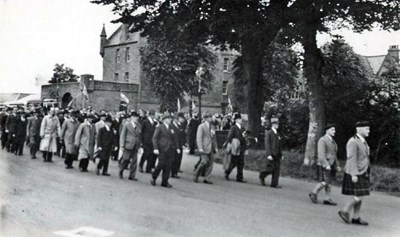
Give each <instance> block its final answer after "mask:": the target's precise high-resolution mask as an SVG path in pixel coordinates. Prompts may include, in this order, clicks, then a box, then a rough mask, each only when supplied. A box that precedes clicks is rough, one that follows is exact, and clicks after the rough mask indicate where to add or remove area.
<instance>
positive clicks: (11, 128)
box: [6, 114, 17, 134]
mask: <svg viewBox="0 0 400 237" xmlns="http://www.w3.org/2000/svg"><path fill="white" fill-rule="evenodd" d="M16 124H17V116H16V115H14V114H10V115H8V117H7V121H6V130H8V132H9V133H10V134H15V125H16Z"/></svg>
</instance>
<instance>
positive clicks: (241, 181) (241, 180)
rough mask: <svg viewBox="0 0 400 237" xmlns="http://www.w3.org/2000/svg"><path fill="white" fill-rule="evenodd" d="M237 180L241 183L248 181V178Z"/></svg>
mask: <svg viewBox="0 0 400 237" xmlns="http://www.w3.org/2000/svg"><path fill="white" fill-rule="evenodd" d="M236 182H239V183H247V180H245V179H237V180H236Z"/></svg>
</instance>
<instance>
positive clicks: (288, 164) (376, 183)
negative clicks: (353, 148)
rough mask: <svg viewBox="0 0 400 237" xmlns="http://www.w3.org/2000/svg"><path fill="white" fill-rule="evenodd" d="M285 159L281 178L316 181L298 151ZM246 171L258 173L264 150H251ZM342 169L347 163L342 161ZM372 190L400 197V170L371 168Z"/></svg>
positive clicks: (340, 177)
mask: <svg viewBox="0 0 400 237" xmlns="http://www.w3.org/2000/svg"><path fill="white" fill-rule="evenodd" d="M283 156H284V157H285V159H284V160H283V161H282V162H281V176H286V177H292V178H299V179H305V180H316V177H317V175H316V171H315V168H314V167H310V166H303V159H304V155H303V154H300V153H299V152H297V151H285V152H284V153H283ZM223 157H224V154H223V152H220V153H219V154H218V155H217V157H216V162H217V163H222V162H223ZM245 159H246V160H245V169H247V170H253V171H258V169H259V164H260V161H261V159H264V151H263V150H250V151H249V154H248V155H247V156H246V157H245ZM340 164H341V167H342V168H343V167H344V164H345V162H344V161H340ZM342 180H343V172H338V173H337V175H336V182H335V183H334V185H335V186H341V184H342ZM371 188H372V189H373V190H376V191H383V192H387V193H389V194H391V195H395V196H400V170H399V169H396V168H388V167H382V166H377V165H372V167H371Z"/></svg>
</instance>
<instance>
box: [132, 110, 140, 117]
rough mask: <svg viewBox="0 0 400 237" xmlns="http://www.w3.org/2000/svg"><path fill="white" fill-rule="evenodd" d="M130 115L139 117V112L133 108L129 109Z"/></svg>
mask: <svg viewBox="0 0 400 237" xmlns="http://www.w3.org/2000/svg"><path fill="white" fill-rule="evenodd" d="M131 116H133V117H139V114H138V113H136V111H135V110H131Z"/></svg>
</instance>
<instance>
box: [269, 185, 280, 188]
mask: <svg viewBox="0 0 400 237" xmlns="http://www.w3.org/2000/svg"><path fill="white" fill-rule="evenodd" d="M271 188H278V189H279V188H282V186H279V185H271Z"/></svg>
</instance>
